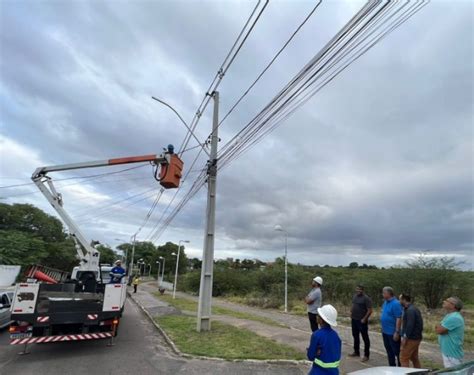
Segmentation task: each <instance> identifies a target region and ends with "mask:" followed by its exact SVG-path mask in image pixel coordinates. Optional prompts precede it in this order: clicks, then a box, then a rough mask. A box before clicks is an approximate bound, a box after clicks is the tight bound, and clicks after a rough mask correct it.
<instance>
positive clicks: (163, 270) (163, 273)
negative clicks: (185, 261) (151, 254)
mask: <svg viewBox="0 0 474 375" xmlns="http://www.w3.org/2000/svg"><path fill="white" fill-rule="evenodd" d="M159 259H162V260H163V268H162V269H161V282H163V281H164V280H165V279H164V277H165V261H166V259H165V258H163V257H159Z"/></svg>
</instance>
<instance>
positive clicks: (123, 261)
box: [114, 238, 128, 267]
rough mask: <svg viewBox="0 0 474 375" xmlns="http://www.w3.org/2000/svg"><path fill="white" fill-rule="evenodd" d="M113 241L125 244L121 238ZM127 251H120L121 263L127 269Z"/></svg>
mask: <svg viewBox="0 0 474 375" xmlns="http://www.w3.org/2000/svg"><path fill="white" fill-rule="evenodd" d="M114 240H115V241H120V242H125V241H124V240H123V239H121V238H114ZM115 248H116V249H117V248H118V247H117V246H115ZM127 255H128V254H127V250H126V249H125V251H123V250H122V263H123V264H125V267H127Z"/></svg>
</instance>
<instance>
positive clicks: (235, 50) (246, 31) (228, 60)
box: [147, 0, 269, 238]
mask: <svg viewBox="0 0 474 375" xmlns="http://www.w3.org/2000/svg"><path fill="white" fill-rule="evenodd" d="M260 3H261V0H259V1H258V2H257V4H256V5H255V7H254V8H253V10H252V12H251V14H250V16H249V17H248V18H247V20H246V22H245V24H244V26H243V27H242V29H241V31H240V33H239V35H238V36H237V38H236V39H235V41H234V44H233V45H232V47H231V48H230V50H229V52H228V53H227V56H226V57H225V58H224V61H223V62H222V64H221V66H220V68H219V70H218V71H217V73H216V75H215V76H214V79H213V80H212V82H211V84H210V85H209V88H208V89H207V91H206V93H205V95H204V97H203V99H202V101H201V103H200V105H199V107H198V109H197V110H196V112H195V115H194V117H193V119H192V120H191V123H190V125H189V126H188V125H187V124H186V127H187V128H188V132H187V133H186V135H185V137H184V140H183V142H182V144H181V146H180V148H179V151H178V155H179V156H182V154H183V153H184V152H186V151H189V148H187V146H188V143H189V140H190V138H191V137H192V136H194V137H195V135H194V131H195V129H196V127H197V125H198V123H199V120H200V118H201V116H202V115H203V113H204V111H205V110H206V108H207V105H208V104H209V102H210V100H211V94H212V93H213V92H214V91H215V90H216V89H217V88H218V87H219V85H220V83H221V81H222V79H223V78H224V76H225V74H226V73H227V71H228V70H229V68H230V66H231V65H232V63H233V62H234V60H235V59H236V57H237V55H238V54H239V52H240V50H241V49H242V47H243V45H244V44H245V42H246V41H247V39H248V37H249V35H250V34H251V32H252V30H253V29H254V27H255V25H256V24H257V22H258V20H259V19H260V17H261V15H262V14H263V12H264V10H265V8H266V7H267V5H268V3H269V0H265V3H264V5H263V7H262V8H261V9H260V10H259V11H258V8H259V5H260ZM257 11H258V13H257ZM255 15H256V17H255V18H254V16H255ZM249 25H250V27H249ZM155 100H157V99H155ZM180 117H181V116H180ZM182 121H184V120H182ZM184 123H185V122H184ZM197 142H198V145H199V146H196V147H195V148H197V147H201V148H200V150H199V152H198V154H197V155H196V157H195V158H194V160H193V162H192V164H191V167H190V168H189V169H188V173H186V175H185V177H184V178H183V179H182V183H181V184H180V186H179V187H178V189H177V190H176V191H175V193H174V195H173V197H172V199H171V201H170V203H169V204H168V206H167V207H166V209H165V211H164V212H163V214H162V215H161V217H160V219H159V220H158V222H157V223H156V224H155V225H154V226H153V229H152V231H151V232H150V233H149V235H148V236H147V238H149V237H150V236H153V235H152V233H153V230H154V229H155V228H156V227H157V226H159V225H160V223H161V221H162V219H163V217H164V215H165V213H166V212H167V210H168V209H169V207H170V206H171V204H172V203H173V202H174V200H175V199H176V197H177V195H178V193H179V191H180V190H181V187H182V185H183V183H184V181H185V180H186V179H187V177H188V176H189V173H190V171H191V170H192V168H193V166H194V165H195V163H196V162H197V160H198V159H199V157H200V155H201V153H202V151H203V150H204V151H206V150H205V148H204V144H205V143H204V144H203V143H201V142H199V140H198V141H197ZM206 153H207V151H206ZM207 154H208V155H209V153H207Z"/></svg>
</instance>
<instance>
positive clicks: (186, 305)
mask: <svg viewBox="0 0 474 375" xmlns="http://www.w3.org/2000/svg"><path fill="white" fill-rule="evenodd" d="M154 294H155V296H156V297H157V298H158V299H161V300H162V301H165V302H167V303H169V304H170V305H171V306H174V307H176V308H177V309H180V310H182V311H183V310H185V311H191V312H197V309H198V304H197V302H195V301H193V300H190V299H187V298H175V299H173V297H172V296H171V295H169V294H163V295H161V294H160V293H159V292H156V293H154ZM212 313H213V314H216V315H227V316H232V317H234V318H237V319H246V320H253V321H255V322H259V323H263V324H266V325H269V326H274V327H280V328H288V327H286V326H285V325H283V324H280V323H278V322H275V321H274V320H272V319H270V318H266V317H263V316H259V315H255V314H252V313H247V312H243V311H234V310H232V309H228V308H225V307H221V306H213V307H212Z"/></svg>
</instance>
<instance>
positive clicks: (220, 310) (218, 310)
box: [212, 306, 288, 328]
mask: <svg viewBox="0 0 474 375" xmlns="http://www.w3.org/2000/svg"><path fill="white" fill-rule="evenodd" d="M212 312H213V313H214V314H217V315H227V316H232V317H234V318H237V319H246V320H253V321H255V322H260V323H263V324H266V325H269V326H274V327H280V328H288V327H287V326H285V325H284V324H281V323H278V322H275V321H274V320H273V319H270V318H267V317H264V316H259V315H255V314H252V313H248V312H244V311H235V310H231V309H228V308H225V307H220V306H214V307H213V308H212Z"/></svg>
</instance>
